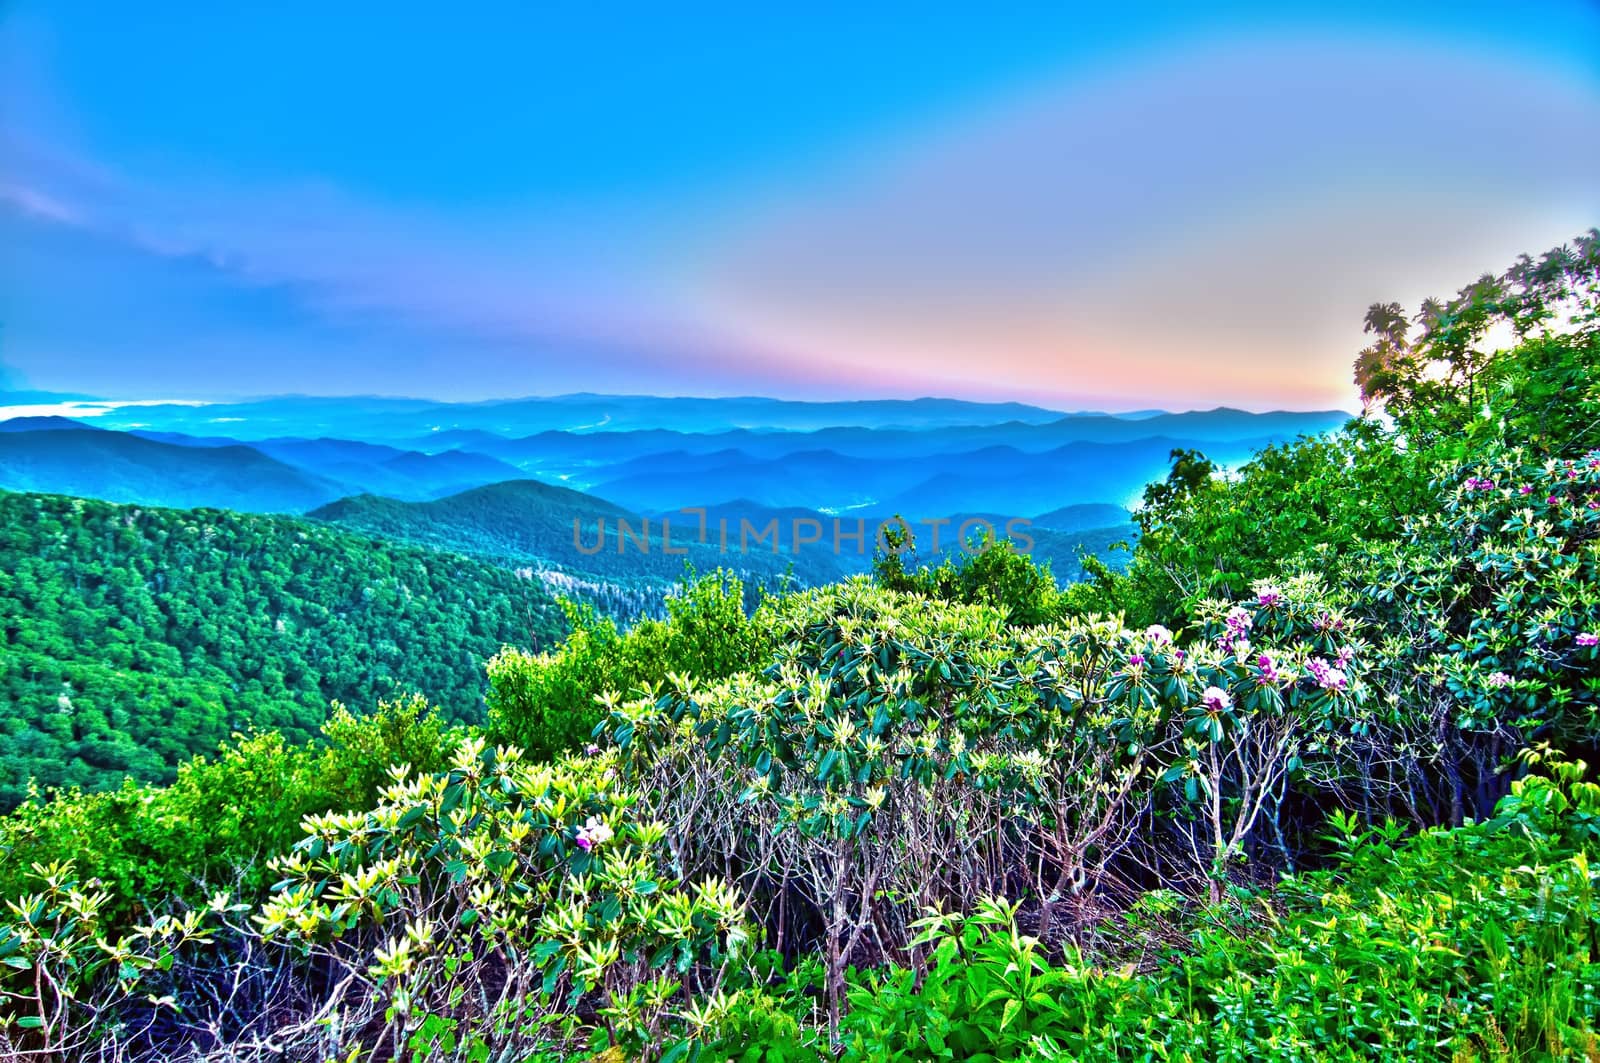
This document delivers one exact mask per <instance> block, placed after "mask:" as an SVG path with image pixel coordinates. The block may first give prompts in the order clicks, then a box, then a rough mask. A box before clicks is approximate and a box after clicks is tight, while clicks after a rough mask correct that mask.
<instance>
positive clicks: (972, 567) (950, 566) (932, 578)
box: [873, 527, 1061, 624]
mask: <svg viewBox="0 0 1600 1063" xmlns="http://www.w3.org/2000/svg"><path fill="white" fill-rule="evenodd" d="M885 539H886V540H887V541H888V543H889V544H890V546H891V549H890V550H886V551H882V552H880V553H879V554H878V556H877V558H876V559H875V560H874V562H873V578H874V579H876V580H877V581H878V583H880V584H881V585H883V586H885V587H888V588H889V589H890V590H895V591H904V592H906V593H910V594H921V595H926V596H927V597H929V598H937V599H940V600H942V601H947V602H965V603H967V604H969V605H988V606H993V607H994V608H996V609H998V610H1000V611H1001V612H1002V613H1003V614H1005V616H1006V618H1007V619H1008V620H1009V621H1010V622H1011V623H1014V624H1044V623H1048V622H1049V621H1051V620H1054V619H1055V618H1056V617H1057V616H1059V615H1060V613H1061V604H1060V598H1061V595H1060V591H1059V590H1058V589H1057V587H1056V580H1055V576H1054V575H1053V574H1052V572H1051V565H1050V562H1048V561H1046V562H1044V563H1043V564H1039V563H1037V562H1035V561H1034V560H1033V558H1032V557H1030V556H1029V555H1028V554H1024V553H1020V552H1019V551H1018V550H1017V546H1016V544H1015V543H1014V542H1013V541H1012V540H1010V539H998V540H996V539H994V538H993V537H986V538H983V539H981V540H979V541H977V542H975V543H973V544H971V545H972V547H973V548H972V550H971V551H970V552H969V551H965V550H962V551H952V552H950V553H947V554H946V555H945V558H944V560H943V561H942V562H940V563H939V564H938V565H936V566H934V565H923V566H920V567H916V566H913V567H911V568H909V569H908V568H907V566H906V560H907V559H908V558H909V559H911V560H913V561H914V560H915V557H916V555H915V553H914V551H913V546H914V544H913V541H912V539H911V537H910V536H909V535H908V534H907V533H906V532H905V531H903V530H901V529H897V528H893V527H891V528H889V529H887V531H886V533H885Z"/></svg>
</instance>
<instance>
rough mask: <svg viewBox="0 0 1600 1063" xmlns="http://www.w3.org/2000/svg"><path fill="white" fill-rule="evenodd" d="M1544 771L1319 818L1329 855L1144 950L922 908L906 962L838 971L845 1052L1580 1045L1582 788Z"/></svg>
mask: <svg viewBox="0 0 1600 1063" xmlns="http://www.w3.org/2000/svg"><path fill="white" fill-rule="evenodd" d="M1557 773H1558V774H1557V778H1555V779H1549V778H1541V777H1534V778H1530V779H1528V780H1526V781H1525V782H1522V783H1520V784H1518V786H1517V788H1516V792H1515V794H1514V795H1513V796H1512V797H1510V798H1508V799H1507V800H1506V801H1505V802H1503V803H1502V805H1501V813H1500V815H1499V816H1498V817H1497V819H1496V820H1495V821H1494V822H1493V823H1489V824H1486V825H1484V826H1479V827H1468V828H1462V829H1458V830H1453V831H1452V830H1445V831H1432V832H1426V833H1424V834H1422V835H1419V836H1417V837H1415V838H1413V839H1411V840H1409V841H1407V842H1404V843H1401V842H1400V841H1399V840H1398V835H1399V831H1398V829H1397V828H1395V827H1394V825H1393V824H1390V825H1389V826H1387V827H1379V828H1370V829H1363V828H1361V827H1359V826H1358V825H1356V824H1355V823H1354V821H1353V820H1348V819H1341V820H1339V821H1338V823H1336V826H1337V827H1338V828H1339V833H1338V840H1339V843H1340V845H1341V846H1342V848H1343V850H1344V855H1343V857H1342V858H1341V860H1340V865H1339V867H1338V868H1337V869H1336V870H1333V871H1328V872H1318V873H1315V874H1310V875H1305V876H1302V877H1300V878H1296V879H1291V880H1289V881H1287V882H1285V883H1284V884H1283V885H1282V886H1281V887H1280V888H1279V889H1278V890H1277V891H1275V892H1274V893H1271V894H1265V895H1262V896H1259V897H1256V898H1253V899H1251V900H1250V901H1249V902H1248V904H1247V906H1246V908H1245V909H1244V910H1243V911H1242V912H1241V913H1240V915H1239V916H1237V917H1230V918H1226V919H1218V918H1215V917H1213V916H1208V917H1203V918H1200V919H1199V920H1198V921H1196V922H1194V924H1193V926H1192V927H1191V929H1190V932H1189V937H1188V941H1187V942H1186V943H1185V945H1184V947H1183V948H1182V949H1181V950H1178V951H1175V952H1173V953H1170V954H1169V955H1168V956H1167V957H1166V958H1165V959H1164V960H1163V961H1162V962H1161V963H1160V964H1159V966H1157V967H1156V969H1154V970H1150V971H1139V970H1137V969H1136V968H1135V967H1134V966H1132V965H1129V966H1127V967H1124V968H1122V969H1120V970H1110V969H1106V968H1103V967H1099V966H1096V965H1095V964H1093V963H1092V962H1091V961H1090V960H1089V959H1088V958H1087V957H1084V956H1083V955H1081V954H1079V953H1078V952H1076V951H1075V950H1070V949H1069V950H1068V954H1067V956H1066V957H1065V961H1064V962H1061V961H1056V960H1054V959H1052V958H1051V957H1050V956H1049V955H1048V953H1047V952H1046V950H1045V949H1044V948H1043V947H1042V946H1041V944H1040V942H1039V941H1038V940H1037V939H1036V938H1032V937H1029V936H1027V935H1025V934H1023V933H1020V932H1019V931H1018V929H1017V923H1016V913H1015V910H1014V908H1013V907H1012V906H1010V905H1006V904H1004V903H1001V902H990V903H987V904H985V905H982V906H980V907H979V908H978V909H977V910H976V911H975V912H974V913H973V914H972V915H971V916H967V917H959V916H947V915H935V916H930V917H929V918H928V919H926V920H924V921H923V923H922V928H923V933H922V936H921V938H920V940H921V941H923V942H924V943H925V944H926V945H927V946H928V947H929V949H930V951H931V957H930V960H929V961H928V964H927V969H926V973H925V974H923V975H922V976H921V977H920V978H919V977H917V975H916V973H915V972H914V971H911V970H905V969H891V970H887V971H881V972H863V973H862V974H861V975H859V976H857V977H856V978H855V979H854V980H853V985H852V992H851V1001H852V1005H853V1006H852V1009H851V1013H850V1016H849V1019H848V1021H847V1023H846V1030H845V1033H846V1038H845V1040H846V1046H847V1050H846V1053H845V1058H847V1059H861V1060H891V1059H892V1060H919V1059H925V1060H938V1059H969V1060H1006V1059H1019V1060H1020V1059H1060V1060H1069V1059H1070V1060H1078V1061H1096V1060H1107V1061H1111V1060H1146V1059H1153V1058H1155V1059H1172V1060H1192V1061H1201V1060H1205V1061H1212V1060H1238V1061H1246V1060H1261V1061H1268V1060H1303V1059H1319V1060H1364V1059H1372V1060H1388V1059H1408V1060H1441V1061H1442V1060H1470V1059H1484V1060H1542V1059H1568V1058H1592V1056H1593V1055H1594V1053H1595V1052H1596V1050H1597V1047H1600V1045H1597V1040H1596V1037H1595V1034H1594V1029H1595V1025H1596V1023H1597V1022H1600V961H1597V960H1596V958H1595V957H1596V956H1600V897H1597V894H1596V890H1595V872H1594V869H1593V867H1592V866H1591V862H1590V861H1591V858H1592V856H1593V855H1594V853H1595V845H1596V842H1597V840H1600V839H1597V837H1596V835H1595V832H1594V823H1595V816H1596V813H1597V812H1600V787H1596V786H1595V785H1593V784H1590V783H1583V782H1579V781H1577V780H1576V778H1575V774H1576V773H1575V771H1574V770H1573V768H1572V766H1565V767H1558V768H1557ZM1132 930H1133V928H1131V927H1130V931H1132Z"/></svg>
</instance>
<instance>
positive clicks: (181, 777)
mask: <svg viewBox="0 0 1600 1063" xmlns="http://www.w3.org/2000/svg"><path fill="white" fill-rule="evenodd" d="M323 735H324V737H325V739H326V742H325V744H295V743H290V742H288V741H287V740H286V739H285V738H284V737H283V735H281V734H279V733H277V732H271V731H268V732H262V733H259V734H254V735H250V736H248V737H239V738H237V739H236V740H235V741H234V742H232V743H230V744H228V745H226V746H224V747H223V748H222V750H221V752H220V754H219V755H217V756H216V757H215V758H212V759H206V758H203V757H195V758H194V759H192V760H190V761H189V762H188V763H186V764H184V765H182V766H181V767H179V769H178V774H177V778H176V779H175V780H174V781H173V782H172V784H171V785H169V786H164V787H156V786H150V785H147V784H139V783H135V782H133V781H132V780H129V781H127V782H125V783H124V784H123V785H122V786H121V787H120V788H119V789H116V790H110V791H105V792H98V793H96V792H81V791H66V792H62V793H57V794H55V795H53V796H51V797H49V798H46V797H44V796H42V795H38V794H35V795H34V796H33V797H31V798H30V799H29V800H28V801H25V802H24V803H23V804H22V805H21V806H19V807H18V808H17V809H16V810H15V811H14V812H12V813H11V815H9V816H7V817H6V818H4V819H3V820H0V898H4V897H16V896H19V895H20V894H22V893H23V892H24V891H25V890H26V889H27V888H28V883H29V881H30V880H31V878H32V877H33V871H32V868H33V867H34V866H35V865H43V866H53V865H66V864H69V863H70V864H71V865H73V866H74V867H75V868H76V869H77V873H78V874H79V875H81V876H83V877H84V878H86V879H94V880H96V881H98V882H99V883H100V884H101V889H102V891H103V892H104V893H105V899H104V903H103V905H102V906H101V913H100V914H101V918H102V919H103V920H105V921H107V923H108V924H109V925H116V926H126V925H128V923H129V922H130V921H131V920H132V919H134V918H136V917H139V916H141V915H143V914H146V913H152V912H158V911H161V910H163V909H165V908H166V907H167V906H168V905H169V904H170V903H171V902H173V901H174V900H178V899H183V898H188V899H190V900H193V899H195V898H197V897H200V896H202V895H203V894H204V893H205V891H206V890H208V889H215V888H219V887H227V888H232V889H234V890H235V891H236V892H238V893H239V894H240V895H242V896H245V897H253V896H259V895H260V894H261V893H262V892H263V891H264V890H265V888H266V886H267V885H268V884H269V879H268V877H267V876H268V871H267V867H266V860H267V858H268V857H270V856H272V855H274V854H276V853H279V852H283V851H285V850H286V849H287V848H288V847H289V846H290V845H291V844H292V843H293V842H294V841H295V840H296V839H297V838H299V836H300V833H299V832H300V821H301V819H302V818H303V817H304V816H306V815H308V814H311V813H318V812H326V811H329V810H330V809H343V808H359V807H363V806H364V805H366V804H367V803H369V802H370V801H371V800H372V798H373V796H374V795H375V794H376V793H377V791H378V788H379V786H380V785H382V784H384V783H386V782H387V781H388V771H389V768H390V766H391V765H394V764H410V765H413V766H414V767H415V768H416V769H417V770H419V771H429V770H436V769H438V768H439V767H440V766H441V765H442V764H443V762H444V758H445V752H446V750H447V748H448V746H449V744H450V741H451V740H450V738H449V736H448V733H447V731H446V730H445V728H444V725H443V721H442V720H441V719H440V717H439V715H438V714H437V713H436V712H434V711H433V710H431V709H430V708H429V707H428V705H427V703H426V702H425V701H423V700H422V699H421V698H418V697H412V698H404V699H399V700H396V701H392V702H385V703H380V705H379V706H378V709H377V711H376V712H374V713H372V714H370V715H367V716H355V715H352V714H351V713H350V712H349V711H348V710H346V709H344V708H343V707H339V708H337V709H336V711H335V712H334V715H333V718H332V719H330V720H329V721H328V723H327V724H325V725H324V727H323Z"/></svg>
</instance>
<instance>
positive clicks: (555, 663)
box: [488, 570, 771, 757]
mask: <svg viewBox="0 0 1600 1063" xmlns="http://www.w3.org/2000/svg"><path fill="white" fill-rule="evenodd" d="M565 604H566V609H567V617H568V623H569V625H570V627H571V633H570V634H569V635H568V636H567V640H566V642H564V643H563V644H562V646H561V647H560V648H559V649H558V650H556V651H555V652H553V653H542V654H529V653H524V652H522V651H521V650H516V649H511V648H507V649H504V650H502V651H501V652H500V654H499V655H498V656H496V657H495V658H494V659H493V660H491V661H490V662H489V695H488V700H489V733H490V734H491V735H492V736H493V737H494V738H495V739H496V740H497V741H503V742H508V743H511V744H513V745H516V746H519V747H521V748H523V749H526V750H527V751H528V753H529V755H530V756H534V757H548V756H554V755H557V754H560V753H562V752H566V751H569V750H572V749H576V748H579V747H581V746H583V745H584V744H586V743H587V741H588V739H589V737H590V735H591V733H592V732H593V731H594V728H595V726H596V724H598V723H599V722H600V720H601V718H602V716H603V713H602V710H601V709H600V707H599V705H598V703H597V702H596V700H595V699H596V698H597V697H598V696H599V695H600V694H602V693H604V692H606V691H616V692H619V693H624V694H629V695H631V694H632V693H634V692H635V691H636V690H639V689H641V688H642V689H649V688H650V687H652V686H654V685H655V684H657V683H660V682H661V681H662V680H663V679H664V678H665V677H666V676H667V675H668V674H669V673H678V674H682V675H693V676H696V677H698V678H702V679H720V678H722V677H724V676H729V675H733V674H734V673H736V672H740V671H748V670H752V669H755V668H758V667H760V666H761V665H762V664H763V663H765V657H766V654H767V652H768V651H769V649H770V646H771V642H770V639H769V638H768V637H767V636H766V635H765V633H764V631H763V628H762V626H761V625H760V624H757V623H755V622H753V621H752V620H751V619H750V618H749V617H748V616H747V615H746V614H745V610H744V586H743V584H742V583H741V582H740V581H739V579H738V578H737V577H735V576H734V575H733V574H732V573H730V572H726V571H722V570H718V571H717V572H715V573H712V574H710V575H707V576H704V577H701V578H699V579H695V580H690V581H689V582H688V583H687V584H686V585H685V586H684V587H683V588H682V590H681V593H680V594H678V595H675V596H673V597H671V598H668V599H667V618H666V619H665V620H643V621H640V622H639V623H638V624H637V625H635V626H634V627H633V628H632V629H630V630H629V631H627V632H626V633H619V632H618V631H617V628H616V625H615V624H614V623H613V622H612V621H611V620H608V619H605V618H602V617H600V616H599V615H598V614H597V613H595V612H594V610H593V609H591V608H588V607H585V606H578V605H574V604H572V603H565Z"/></svg>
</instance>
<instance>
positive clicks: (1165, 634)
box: [1144, 624, 1172, 646]
mask: <svg viewBox="0 0 1600 1063" xmlns="http://www.w3.org/2000/svg"><path fill="white" fill-rule="evenodd" d="M1144 637H1145V638H1147V639H1149V640H1150V641H1151V642H1152V643H1154V644H1155V645H1157V646H1170V645H1172V632H1171V631H1168V630H1167V629H1166V628H1165V627H1163V626H1162V625H1160V624H1151V625H1150V626H1149V627H1147V628H1145V629H1144Z"/></svg>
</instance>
